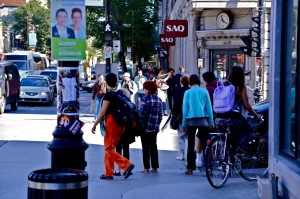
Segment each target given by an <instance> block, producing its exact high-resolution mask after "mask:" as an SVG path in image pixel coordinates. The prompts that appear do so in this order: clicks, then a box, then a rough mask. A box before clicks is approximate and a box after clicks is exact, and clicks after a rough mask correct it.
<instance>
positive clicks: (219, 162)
mask: <svg viewBox="0 0 300 199" xmlns="http://www.w3.org/2000/svg"><path fill="white" fill-rule="evenodd" d="M205 155H206V156H205V157H206V161H205V171H206V177H207V180H208V182H209V184H210V185H211V186H212V187H214V188H216V189H218V188H220V187H223V186H224V185H225V183H226V181H227V179H228V177H229V170H230V169H229V164H228V163H227V160H228V154H227V149H226V142H225V137H223V136H217V137H214V138H213V139H212V140H211V141H210V144H209V145H208V146H207V147H206V150H205Z"/></svg>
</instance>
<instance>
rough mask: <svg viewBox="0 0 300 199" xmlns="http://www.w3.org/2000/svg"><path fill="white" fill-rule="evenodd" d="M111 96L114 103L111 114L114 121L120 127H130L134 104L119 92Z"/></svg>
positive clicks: (132, 119)
mask: <svg viewBox="0 0 300 199" xmlns="http://www.w3.org/2000/svg"><path fill="white" fill-rule="evenodd" d="M113 94H114V96H115V102H116V103H115V104H114V111H113V113H112V116H113V118H114V120H115V121H116V123H117V124H119V125H121V126H128V127H130V126H132V124H133V121H134V119H135V116H134V111H135V109H136V106H135V104H133V103H132V102H131V101H130V99H129V98H128V97H126V96H125V95H124V94H123V93H122V92H121V91H117V92H113Z"/></svg>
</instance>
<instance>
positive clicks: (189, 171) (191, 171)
mask: <svg viewBox="0 0 300 199" xmlns="http://www.w3.org/2000/svg"><path fill="white" fill-rule="evenodd" d="M184 173H185V174H187V175H192V174H193V170H192V169H187V170H185V172H184Z"/></svg>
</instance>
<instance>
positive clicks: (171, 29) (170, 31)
mask: <svg viewBox="0 0 300 199" xmlns="http://www.w3.org/2000/svg"><path fill="white" fill-rule="evenodd" d="M164 35H165V36H166V37H187V36H188V21H187V20H165V21H164Z"/></svg>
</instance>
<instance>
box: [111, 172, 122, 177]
mask: <svg viewBox="0 0 300 199" xmlns="http://www.w3.org/2000/svg"><path fill="white" fill-rule="evenodd" d="M113 175H114V176H121V173H120V172H119V171H114V173H113Z"/></svg>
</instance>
